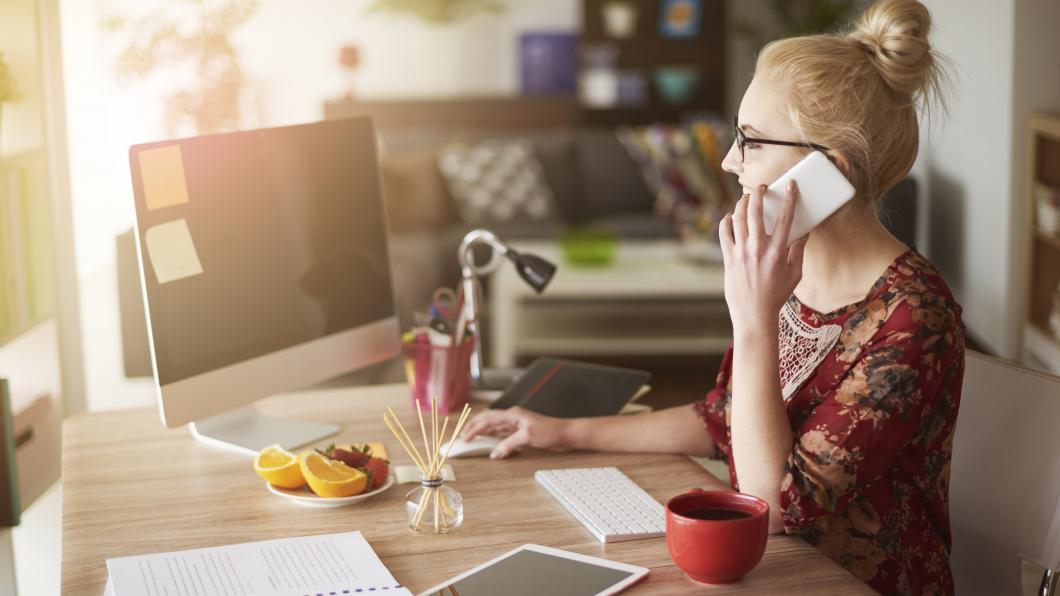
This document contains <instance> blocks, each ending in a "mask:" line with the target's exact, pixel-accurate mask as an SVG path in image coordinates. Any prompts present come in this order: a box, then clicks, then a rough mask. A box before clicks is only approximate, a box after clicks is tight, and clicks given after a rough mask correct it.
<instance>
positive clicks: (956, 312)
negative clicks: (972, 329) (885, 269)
mask: <svg viewBox="0 0 1060 596" xmlns="http://www.w3.org/2000/svg"><path fill="white" fill-rule="evenodd" d="M883 294H884V296H883V298H884V300H885V301H886V302H887V303H888V304H889V305H890V308H889V309H888V311H889V312H890V313H891V317H888V318H889V319H892V320H890V321H888V323H889V325H887V326H888V327H891V328H895V327H899V328H903V327H904V328H907V329H908V328H910V327H922V326H923V327H927V328H928V329H930V330H931V331H934V332H943V333H945V332H954V331H957V330H959V329H963V322H962V320H961V312H962V308H961V305H960V304H959V303H958V302H957V300H956V298H954V296H953V292H952V291H951V290H950V287H949V285H947V284H946V280H945V279H944V278H943V277H942V274H941V273H939V271H938V269H936V268H935V266H934V265H933V264H932V263H931V262H930V261H929V260H928V259H927V258H926V257H924V255H922V254H920V253H919V252H917V251H915V250H910V251H908V252H907V253H905V254H904V255H902V256H901V257H899V258H898V259H897V260H896V261H895V264H894V267H893V271H892V274H891V279H890V283H889V284H888V285H887V287H886V288H885V289H884V292H883Z"/></svg>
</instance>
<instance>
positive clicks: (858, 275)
mask: <svg viewBox="0 0 1060 596" xmlns="http://www.w3.org/2000/svg"><path fill="white" fill-rule="evenodd" d="M929 29H930V16H929V14H928V11H927V9H926V8H925V7H924V6H923V5H921V4H920V3H919V2H917V1H916V0H881V1H879V2H877V3H876V4H874V5H873V6H871V7H870V8H869V9H868V10H867V11H866V12H865V14H864V15H863V16H862V18H861V19H860V21H859V22H858V23H857V25H856V27H855V28H854V30H853V31H852V32H850V33H849V34H846V35H842V36H837V35H821V36H810V37H801V38H792V39H785V40H780V41H776V42H773V43H771V44H769V45H768V46H766V47H765V48H764V49H763V50H762V53H761V54H760V55H759V57H758V61H757V65H756V68H755V76H754V78H753V80H752V82H751V84H750V86H749V87H748V89H747V92H746V94H745V95H744V98H743V102H742V103H741V105H740V112H739V117H738V123H737V127H738V132H737V141H736V142H735V143H734V145H733V147H732V148H731V149H730V151H729V153H728V155H726V157H725V160H724V162H723V164H722V165H723V167H724V168H725V170H726V171H728V172H731V173H733V174H735V175H736V176H738V178H739V180H740V183H741V185H742V186H743V189H744V195H743V197H742V198H741V199H740V201H739V202H738V204H737V205H736V208H735V210H734V212H733V213H732V214H730V215H728V216H726V217H725V219H724V220H723V221H722V223H721V226H720V236H721V247H722V252H723V255H724V264H725V299H726V302H727V303H728V306H729V312H730V315H731V317H732V323H733V344H732V346H731V347H730V349H729V351H728V353H727V354H726V355H725V358H724V360H723V363H722V366H721V370H720V372H719V373H718V379H717V386H716V387H715V388H714V389H713V390H712V391H710V392H709V393H708V394H707V396H706V398H705V399H704V400H702V401H700V402H698V403H696V404H694V406H693V407H692V408H688V407H678V408H673V409H668V410H662V411H659V412H654V413H652V414H649V415H644V416H615V417H605V418H592V419H574V420H559V419H554V418H548V417H545V416H541V415H538V414H535V413H533V412H528V411H525V410H521V409H517V408H513V409H511V410H507V411H491V412H488V413H485V414H482V415H480V416H478V417H477V418H475V419H473V420H472V421H471V422H470V423H469V424H468V427H467V430H466V431H465V433H464V437H465V438H471V437H473V436H475V435H477V434H493V435H500V436H505V439H504V440H503V441H502V442H501V443H500V444H499V445H498V446H497V447H496V448H495V450H494V452H493V453H492V457H494V458H502V457H506V456H507V455H509V454H510V453H512V452H513V451H516V450H518V449H519V448H521V447H523V446H530V447H537V448H544V449H596V450H611V451H666V452H675V453H687V454H692V455H711V456H715V457H718V458H722V459H725V460H727V462H728V464H729V474H730V480H731V483H732V485H733V487H734V488H737V489H738V490H741V491H743V492H745V493H750V494H753V495H756V496H758V497H760V498H762V499H764V500H765V501H767V502H768V503H769V505H770V528H771V531H773V532H787V533H789V534H797V535H800V536H802V537H804V538H805V539H806V540H808V541H809V542H811V543H812V544H814V545H816V546H817V547H818V548H819V549H821V550H822V551H823V552H824V553H825V554H827V555H828V556H830V557H831V558H832V559H834V560H835V561H837V562H838V563H839V564H841V565H843V566H844V567H845V568H846V569H847V570H849V571H850V572H851V573H852V574H854V575H856V576H857V577H859V578H861V579H862V580H863V581H865V582H866V583H867V584H868V585H869V586H870V587H872V588H874V589H876V590H877V591H879V592H882V593H887V594H894V593H900V594H936V593H952V592H953V579H952V576H951V573H950V568H949V550H950V531H949V518H948V511H947V496H948V494H947V490H948V481H949V463H950V454H951V444H952V439H953V431H954V424H955V422H956V419H957V408H958V405H959V402H960V392H961V380H962V377H963V363H964V327H963V324H962V322H961V307H960V306H959V305H958V304H957V303H956V302H955V301H954V298H953V296H952V294H951V293H950V291H949V289H948V288H947V287H946V284H945V282H943V280H942V278H941V277H940V276H939V274H938V272H937V271H936V270H935V269H934V268H933V267H932V266H931V265H930V264H929V263H928V262H927V261H926V260H925V259H924V257H922V256H920V255H919V254H918V253H917V252H916V251H914V250H911V249H910V248H909V247H907V246H905V245H903V244H902V243H901V242H899V241H898V240H897V239H895V238H894V237H893V236H891V235H890V234H889V233H888V232H887V230H886V229H885V228H884V226H883V225H882V224H881V223H880V221H879V219H878V217H877V213H876V207H877V205H878V201H879V197H880V196H881V195H882V193H883V192H884V191H885V190H887V189H889V188H890V187H892V186H894V184H896V183H897V182H899V181H900V180H902V179H903V178H904V177H905V176H906V174H907V173H908V172H909V170H910V168H911V167H912V164H913V161H914V160H915V158H916V153H917V142H918V125H917V105H918V104H920V105H925V106H926V104H927V103H928V102H927V100H928V99H929V98H930V97H931V96H936V97H937V93H938V90H939V81H940V79H941V76H940V75H941V73H940V70H939V66H938V65H937V62H936V60H937V57H936V56H935V55H934V54H933V53H932V52H931V50H930V46H929V44H928V41H927V34H928V31H929ZM814 149H816V150H822V151H823V152H824V153H825V154H826V155H827V156H828V157H829V159H830V160H832V162H833V163H834V164H835V165H836V166H837V167H838V168H839V169H840V170H841V171H842V172H843V173H844V175H845V176H846V177H847V179H848V180H850V182H851V183H852V184H853V185H854V187H855V189H856V191H857V194H856V195H855V198H854V199H853V200H852V201H850V203H848V204H847V205H845V206H844V207H843V208H842V209H840V210H839V211H838V212H837V213H836V214H834V215H833V216H832V217H831V218H829V219H828V220H827V221H826V222H825V223H823V224H822V225H820V226H818V227H817V228H815V229H814V230H813V231H812V232H811V233H810V234H809V235H808V236H807V237H805V238H803V239H800V240H798V241H796V242H795V243H793V244H792V245H791V247H790V248H788V247H787V238H786V236H787V230H788V228H789V227H790V220H791V213H792V212H793V208H794V203H795V201H796V200H797V194H798V192H797V189H796V188H789V189H788V196H787V198H786V202H785V204H784V215H783V216H782V217H781V220H780V222H779V223H778V224H777V228H776V230H775V234H774V235H773V236H768V235H766V233H765V232H764V230H763V224H762V194H763V192H764V189H765V185H767V184H769V183H771V182H772V181H773V180H775V179H776V178H778V177H779V176H780V175H781V174H782V173H784V172H785V171H787V170H788V169H789V168H790V167H791V166H793V165H795V164H796V163H798V162H799V161H800V160H801V159H802V157H804V156H805V155H806V154H807V153H808V152H809V151H810V150H814ZM778 330H779V332H778ZM704 431H705V432H704Z"/></svg>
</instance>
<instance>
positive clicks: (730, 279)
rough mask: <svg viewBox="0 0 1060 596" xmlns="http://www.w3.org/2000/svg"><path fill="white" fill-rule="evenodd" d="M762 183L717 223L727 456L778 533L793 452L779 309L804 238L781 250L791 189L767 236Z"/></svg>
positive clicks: (798, 267)
mask: <svg viewBox="0 0 1060 596" xmlns="http://www.w3.org/2000/svg"><path fill="white" fill-rule="evenodd" d="M765 191H766V187H765V186H764V185H762V186H759V187H758V188H757V189H755V191H754V193H753V194H751V195H744V197H743V198H741V199H740V201H739V202H738V203H737V204H736V209H735V210H734V211H733V213H732V215H727V216H725V218H724V219H723V220H722V222H721V229H720V239H721V249H722V255H723V256H724V259H725V302H726V303H727V304H728V306H729V314H730V316H731V317H732V328H733V358H732V423H731V427H730V429H729V432H730V434H731V446H732V451H731V455H732V458H733V466H734V467H735V468H736V477H737V478H739V482H740V490H741V491H742V492H745V493H749V494H752V495H754V496H756V497H758V498H760V499H762V500H764V501H766V502H767V503H769V529H770V532H773V533H777V532H782V531H783V530H784V524H783V519H782V518H781V513H780V484H781V480H782V479H783V477H784V465H785V463H786V462H787V458H788V455H789V454H790V453H791V449H792V435H791V426H790V423H789V422H788V416H787V412H786V411H785V409H784V400H783V398H782V396H781V393H780V371H779V369H780V363H779V360H780V358H779V349H778V346H777V326H778V323H779V312H780V309H781V307H782V306H783V305H784V302H785V301H786V300H787V299H788V297H789V296H791V293H792V292H793V291H794V290H795V286H797V285H798V283H799V280H800V279H801V278H802V255H803V249H804V247H805V245H806V240H805V239H802V240H799V241H796V242H795V243H793V244H792V245H791V246H790V247H789V246H788V232H789V230H790V229H791V221H792V218H793V215H794V212H795V197H796V193H797V192H798V190H797V188H796V186H795V182H794V181H792V182H790V183H789V184H788V189H787V191H788V192H787V196H786V197H785V202H784V207H783V212H782V213H781V215H780V218H779V219H778V221H777V225H776V229H775V230H774V234H773V235H772V236H769V235H767V234H766V232H765V227H764V224H763V219H762V198H763V195H764V194H765Z"/></svg>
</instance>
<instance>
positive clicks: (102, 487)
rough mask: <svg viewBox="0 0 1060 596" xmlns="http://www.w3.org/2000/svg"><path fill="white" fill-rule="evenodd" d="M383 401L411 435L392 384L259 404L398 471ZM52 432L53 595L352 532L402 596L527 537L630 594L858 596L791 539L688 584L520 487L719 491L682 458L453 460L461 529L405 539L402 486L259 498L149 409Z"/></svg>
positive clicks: (221, 461) (402, 394)
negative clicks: (587, 558) (305, 500)
mask: <svg viewBox="0 0 1060 596" xmlns="http://www.w3.org/2000/svg"><path fill="white" fill-rule="evenodd" d="M387 405H392V406H394V408H395V411H396V412H397V413H398V414H399V415H400V416H402V422H403V423H404V424H406V426H407V427H410V425H411V423H412V421H413V419H414V413H413V412H412V410H411V408H410V407H409V405H408V393H407V390H406V388H405V386H404V385H389V386H382V387H364V388H356V389H330V390H324V391H315V392H312V393H308V392H307V393H299V394H291V395H286V396H278V397H274V398H270V399H267V400H264V401H262V402H260V404H259V407H260V409H261V410H262V411H263V412H265V413H267V414H272V415H282V416H288V417H293V418H305V419H311V420H327V421H329V422H335V423H339V424H342V426H343V430H342V432H341V433H340V434H339V435H337V436H335V437H332V438H330V439H329V440H331V439H333V440H335V441H336V442H343V441H354V440H356V441H375V440H381V441H384V442H385V443H386V445H387V448H388V450H389V451H390V456H391V458H392V459H393V460H394V461H396V462H397V463H399V464H403V463H409V460H408V456H407V455H405V453H403V451H402V450H401V447H400V446H399V445H398V444H397V442H396V441H395V440H394V439H393V437H391V436H390V433H389V431H388V430H387V429H386V427H385V426H384V425H383V423H382V421H381V415H382V412H383V410H384V409H385V407H386V406H387ZM63 430H64V445H63V476H62V478H63V534H62V551H63V554H62V593H63V594H66V595H71V594H91V595H92V596H98V595H99V594H101V593H102V591H103V587H104V584H105V583H106V578H107V569H106V564H105V561H106V559H107V558H113V557H120V556H128V555H136V554H146V553H153V552H164V551H173V550H182V549H190V548H201V547H208V546H220V545H224V544H232V543H238V542H249V541H255V540H267V539H272V538H282V537H288V536H302V535H312V534H322V533H329V532H343V531H352V530H360V531H361V532H362V533H363V534H364V536H365V538H366V539H367V540H368V542H369V543H370V544H371V545H372V547H373V548H374V549H375V551H376V553H378V555H379V557H380V558H381V559H382V560H383V563H384V564H386V566H387V567H388V568H389V569H390V572H391V573H392V574H393V575H394V577H395V578H397V580H398V581H399V582H401V583H402V584H403V585H405V586H407V587H409V588H410V589H411V590H413V591H414V592H415V591H417V590H423V589H426V588H428V587H430V586H431V585H434V584H436V583H438V582H440V581H443V580H445V579H446V578H449V577H451V576H454V575H457V574H459V573H461V572H463V571H466V570H467V569H470V568H471V567H473V566H475V565H478V564H480V563H482V562H485V561H487V560H488V559H491V558H493V557H495V556H497V555H499V554H501V553H504V552H506V551H508V550H511V549H512V548H515V547H516V546H518V545H520V544H523V543H527V542H534V543H538V544H543V545H546V546H552V547H556V548H561V549H566V550H570V551H574V552H579V553H584V554H587V555H593V556H598V557H603V558H607V559H612V560H615V561H622V562H625V563H630V564H633V565H642V566H645V567H649V568H651V573H650V574H649V576H648V578H647V579H646V580H645V581H644V582H641V583H640V584H639V585H637V586H635V587H634V588H633V589H632V590H630V593H652V594H660V593H665V594H670V593H687V592H689V591H690V590H694V589H697V588H698V589H701V590H703V591H710V592H711V593H717V594H722V593H725V594H728V593H740V594H751V593H758V594H776V593H780V592H784V593H785V594H856V593H871V592H870V591H869V590H868V589H867V588H866V587H865V585H864V584H862V583H861V582H860V581H859V580H857V579H856V578H854V577H853V576H851V575H850V574H848V573H847V572H846V571H845V570H844V569H843V568H841V567H840V566H838V565H837V564H835V563H834V562H832V561H831V560H830V559H828V558H827V557H825V556H824V555H823V554H821V553H820V552H819V551H817V550H816V549H815V548H814V547H812V546H810V545H809V544H807V543H806V542H803V541H802V540H800V539H798V538H794V537H790V536H772V537H770V539H769V546H768V548H767V550H766V554H765V557H764V558H763V559H762V562H761V563H760V564H759V566H758V567H757V568H756V569H755V570H754V571H752V572H751V573H750V574H749V575H748V576H746V577H745V578H744V579H743V580H742V581H740V582H737V583H735V584H731V585H729V586H716V587H713V588H703V587H700V586H699V585H698V584H695V583H693V582H692V581H691V580H688V579H686V578H685V576H684V574H683V573H681V571H680V570H679V569H677V568H676V567H675V566H674V565H673V563H672V561H671V560H670V557H669V555H668V553H667V551H666V543H665V539H663V538H654V539H646V540H635V541H629V542H620V543H617V544H609V545H606V546H605V545H603V544H600V543H599V542H597V541H596V539H595V538H593V537H592V535H590V534H589V533H588V532H587V531H585V530H584V529H583V528H582V526H581V524H579V523H578V522H577V521H575V520H574V519H573V518H572V517H571V516H570V515H568V514H567V512H566V510H564V509H563V508H562V507H561V506H560V505H559V504H558V503H556V502H555V501H554V500H553V499H552V497H551V496H550V495H549V494H548V493H547V492H546V491H545V490H544V489H543V488H541V487H540V486H538V484H537V483H536V482H535V481H534V479H533V473H534V470H537V469H539V468H560V467H577V466H605V465H614V466H618V467H619V468H620V469H621V470H622V471H623V472H625V473H626V474H627V475H628V476H629V477H630V478H632V479H633V481H634V482H636V483H637V484H639V485H640V486H642V487H644V489H645V490H647V491H648V492H649V493H650V494H651V495H652V496H653V497H655V498H656V499H658V500H659V501H660V502H664V503H665V502H666V500H667V499H668V498H669V497H671V496H673V495H675V494H678V493H680V492H683V491H685V490H687V489H688V488H691V487H695V486H700V487H704V488H722V487H724V484H723V483H722V482H720V481H718V480H717V479H716V478H714V477H713V476H711V475H710V474H709V473H707V472H706V470H704V469H703V468H701V467H700V466H698V465H697V464H695V463H694V462H692V461H691V460H689V459H688V458H687V457H683V456H677V455H651V454H628V455H627V454H608V453H587V452H577V453H563V454H556V453H546V452H540V451H526V452H524V453H522V454H520V455H517V456H515V457H512V458H509V459H507V460H503V461H497V462H494V461H490V460H488V459H482V458H477V459H464V460H453V462H452V463H453V466H454V469H455V471H456V475H457V480H456V482H455V484H454V487H455V488H457V489H458V490H459V491H460V492H461V494H462V495H463V496H464V507H465V509H464V511H465V519H464V524H463V525H462V526H461V527H460V528H458V529H457V530H456V531H454V532H453V533H451V534H448V535H444V536H434V535H426V534H418V533H414V532H412V531H411V530H409V528H408V526H407V524H406V522H405V513H404V509H403V506H404V505H403V504H404V495H405V493H406V492H408V490H410V489H411V488H412V485H411V484H407V485H399V486H395V487H394V488H391V489H390V490H388V491H387V492H385V493H383V494H381V495H378V496H376V497H374V498H372V499H369V500H367V501H364V502H362V503H360V504H357V505H353V506H349V507H343V508H338V509H310V508H304V507H300V506H297V505H295V504H293V503H290V502H288V501H286V500H284V499H281V498H278V497H276V496H275V495H272V494H270V493H269V492H268V491H267V490H266V489H265V486H264V483H263V482H262V481H261V480H260V479H259V478H258V476H257V475H256V474H255V473H254V471H253V469H252V468H251V461H250V459H248V458H245V457H241V456H238V455H233V454H229V453H228V452H224V451H219V450H217V449H214V448H211V447H208V446H205V445H202V444H200V443H197V442H195V441H194V440H193V439H192V438H191V436H190V435H189V434H188V431H187V430H186V429H174V430H168V429H165V428H163V427H162V426H161V424H160V423H159V419H158V413H157V412H156V411H155V410H124V411H113V412H97V413H91V414H82V415H79V416H75V417H72V418H70V419H68V420H67V421H66V423H65V425H64V429H63ZM428 554H429V555H430V556H426V555H428Z"/></svg>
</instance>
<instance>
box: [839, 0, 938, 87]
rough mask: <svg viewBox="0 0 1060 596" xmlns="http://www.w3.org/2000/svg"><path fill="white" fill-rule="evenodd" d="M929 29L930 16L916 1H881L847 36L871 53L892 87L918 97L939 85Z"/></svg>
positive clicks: (881, 73)
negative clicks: (926, 90)
mask: <svg viewBox="0 0 1060 596" xmlns="http://www.w3.org/2000/svg"><path fill="white" fill-rule="evenodd" d="M930 30H931V15H930V14H928V9H927V7H925V6H924V5H923V4H921V3H920V2H918V1H917V0H878V1H877V2H876V3H874V4H873V5H872V6H870V7H869V8H868V10H866V11H865V13H864V14H863V15H862V16H861V19H860V20H859V21H858V22H857V24H856V25H855V26H854V30H853V31H852V32H850V33H849V34H848V35H847V38H848V39H850V40H852V41H853V42H855V43H857V44H859V45H860V46H861V47H862V49H864V50H865V51H866V52H867V53H868V54H869V57H870V59H871V60H872V61H873V62H874V63H875V64H876V67H877V68H878V69H879V71H880V75H881V76H882V77H883V78H884V80H885V81H886V82H887V85H888V86H890V88H891V89H893V90H894V91H895V92H897V93H905V94H908V95H912V96H916V95H919V94H921V93H923V92H924V91H925V89H926V88H928V87H931V88H937V77H938V74H937V72H936V69H935V60H934V57H933V55H932V52H931V45H930V44H929V43H928V39H927V38H928V32H929V31H930Z"/></svg>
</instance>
